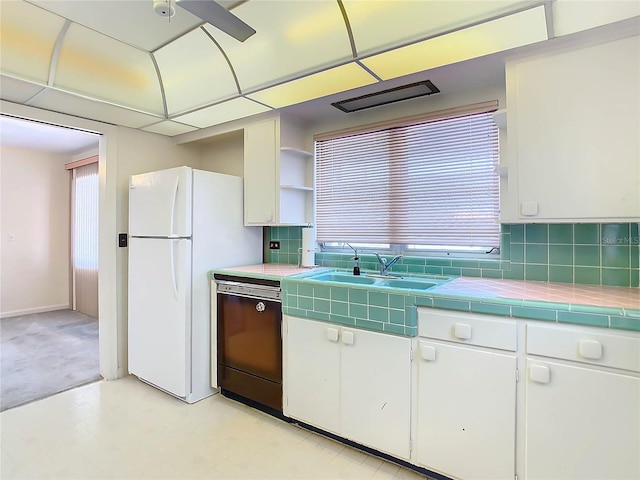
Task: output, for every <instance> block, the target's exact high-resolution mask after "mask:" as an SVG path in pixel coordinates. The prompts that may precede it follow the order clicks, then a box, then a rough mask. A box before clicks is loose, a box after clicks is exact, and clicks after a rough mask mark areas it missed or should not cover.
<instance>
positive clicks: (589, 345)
mask: <svg viewBox="0 0 640 480" xmlns="http://www.w3.org/2000/svg"><path fill="white" fill-rule="evenodd" d="M578 353H579V354H580V356H581V357H582V358H588V359H590V360H600V359H601V358H602V344H601V343H600V342H598V341H596V340H580V342H578Z"/></svg>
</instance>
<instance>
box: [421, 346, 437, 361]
mask: <svg viewBox="0 0 640 480" xmlns="http://www.w3.org/2000/svg"><path fill="white" fill-rule="evenodd" d="M420 357H421V358H422V359H423V360H427V361H430V362H431V361H433V360H435V359H436V347H432V346H431V345H420Z"/></svg>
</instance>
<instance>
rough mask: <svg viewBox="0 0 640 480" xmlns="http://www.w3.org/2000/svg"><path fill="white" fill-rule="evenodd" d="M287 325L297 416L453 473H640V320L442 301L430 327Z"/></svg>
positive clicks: (289, 386)
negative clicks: (631, 325) (625, 325)
mask: <svg viewBox="0 0 640 480" xmlns="http://www.w3.org/2000/svg"><path fill="white" fill-rule="evenodd" d="M284 326H285V327H284V328H285V335H284V338H285V348H284V355H285V370H284V371H285V378H284V390H285V414H286V415H288V416H290V417H292V418H295V419H298V420H300V421H302V422H305V423H308V424H310V425H313V426H315V427H318V428H320V429H323V430H326V431H329V432H331V433H334V434H336V435H339V436H341V437H344V438H347V439H349V440H353V441H355V442H357V443H360V444H362V445H366V446H368V447H371V448H374V449H376V450H379V451H381V452H384V453H387V454H390V455H393V456H395V457H397V458H399V459H403V460H408V461H409V462H410V463H412V464H414V465H417V466H419V467H424V468H426V469H428V470H431V471H433V472H437V473H440V474H442V475H445V476H447V477H450V478H452V479H459V480H476V479H490V480H501V479H505V480H510V479H514V478H516V477H517V478H524V479H525V480H569V479H571V480H605V479H606V480H614V479H615V480H631V479H634V480H638V479H640V333H638V332H624V331H616V330H613V329H611V330H608V329H603V328H592V327H584V326H575V325H558V324H553V325H551V324H549V323H547V322H538V321H528V320H520V321H516V320H513V319H510V318H506V317H499V316H494V315H484V314H475V313H468V312H455V311H449V310H440V309H433V308H419V309H418V338H417V339H409V338H404V337H397V336H394V335H387V334H384V333H376V332H370V331H364V330H359V329H354V328H347V327H341V326H339V325H335V324H329V323H323V322H318V321H314V320H307V319H302V318H294V317H289V316H285V318H284ZM412 346H413V348H415V351H414V352H413V358H414V360H413V362H411V360H410V356H411V349H412ZM518 377H519V380H518ZM411 442H413V448H410V447H411ZM516 447H517V448H516Z"/></svg>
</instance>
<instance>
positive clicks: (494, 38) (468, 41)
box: [362, 6, 547, 80]
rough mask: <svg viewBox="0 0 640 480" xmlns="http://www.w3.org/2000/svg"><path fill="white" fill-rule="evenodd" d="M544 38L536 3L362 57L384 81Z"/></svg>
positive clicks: (542, 16)
mask: <svg viewBox="0 0 640 480" xmlns="http://www.w3.org/2000/svg"><path fill="white" fill-rule="evenodd" d="M543 40H547V27H546V20H545V13H544V7H543V6H539V7H536V8H532V9H529V10H525V11H523V12H520V13H516V14H513V15H509V16H507V17H503V18H500V19H498V20H493V21H490V22H486V23H482V24H479V25H476V26H474V27H469V28H466V29H463V30H459V31H456V32H453V33H449V34H446V35H442V36H440V37H435V38H432V39H430V40H425V41H423V42H419V43H415V44H412V45H409V46H406V47H403V48H398V49H396V50H391V51H389V52H386V53H381V54H379V55H374V56H372V57H369V58H366V59H363V60H362V63H363V64H364V65H366V66H367V67H368V68H370V69H371V70H372V71H373V72H375V73H376V74H377V75H379V76H380V77H381V78H382V79H383V80H388V79H390V78H396V77H400V76H403V75H409V74H411V73H416V72H421V71H424V70H429V69H431V68H436V67H441V66H443V65H449V64H452V63H456V62H461V61H464V60H469V59H471V58H477V57H481V56H483V55H488V54H491V53H496V52H500V51H504V50H509V49H511V48H516V47H521V46H523V45H529V44H532V43H536V42H541V41H543Z"/></svg>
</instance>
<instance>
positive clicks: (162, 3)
mask: <svg viewBox="0 0 640 480" xmlns="http://www.w3.org/2000/svg"><path fill="white" fill-rule="evenodd" d="M153 11H154V12H156V14H157V15H160V16H161V17H165V18H167V17H168V18H171V17H173V16H174V15H175V14H176V9H175V7H174V6H173V5H171V0H153Z"/></svg>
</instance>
